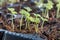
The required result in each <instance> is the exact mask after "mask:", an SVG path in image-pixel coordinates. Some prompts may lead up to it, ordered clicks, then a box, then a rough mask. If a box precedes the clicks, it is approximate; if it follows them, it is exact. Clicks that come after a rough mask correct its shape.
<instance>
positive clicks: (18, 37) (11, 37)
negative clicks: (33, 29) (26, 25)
mask: <svg viewBox="0 0 60 40" xmlns="http://www.w3.org/2000/svg"><path fill="white" fill-rule="evenodd" d="M0 32H1V34H2V36H1V40H46V39H42V38H40V37H39V36H38V35H33V34H22V33H15V32H9V31H6V30H2V29H0Z"/></svg>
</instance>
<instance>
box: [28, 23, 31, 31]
mask: <svg viewBox="0 0 60 40" xmlns="http://www.w3.org/2000/svg"><path fill="white" fill-rule="evenodd" d="M28 29H29V31H31V30H30V22H28Z"/></svg>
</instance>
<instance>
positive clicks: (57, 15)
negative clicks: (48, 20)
mask: <svg viewBox="0 0 60 40" xmlns="http://www.w3.org/2000/svg"><path fill="white" fill-rule="evenodd" d="M58 17H59V8H58V9H57V14H56V18H58Z"/></svg>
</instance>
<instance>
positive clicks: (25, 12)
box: [20, 9, 30, 16]
mask: <svg viewBox="0 0 60 40" xmlns="http://www.w3.org/2000/svg"><path fill="white" fill-rule="evenodd" d="M20 13H21V14H22V15H24V16H30V13H29V12H27V11H25V10H24V9H22V10H21V11H20Z"/></svg>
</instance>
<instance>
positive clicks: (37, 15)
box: [34, 14, 48, 31]
mask: <svg viewBox="0 0 60 40" xmlns="http://www.w3.org/2000/svg"><path fill="white" fill-rule="evenodd" d="M34 15H35V16H36V18H38V17H40V19H41V20H42V21H43V22H42V25H41V31H43V25H44V22H45V21H48V20H47V19H45V18H43V17H42V16H41V15H39V14H34Z"/></svg>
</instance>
